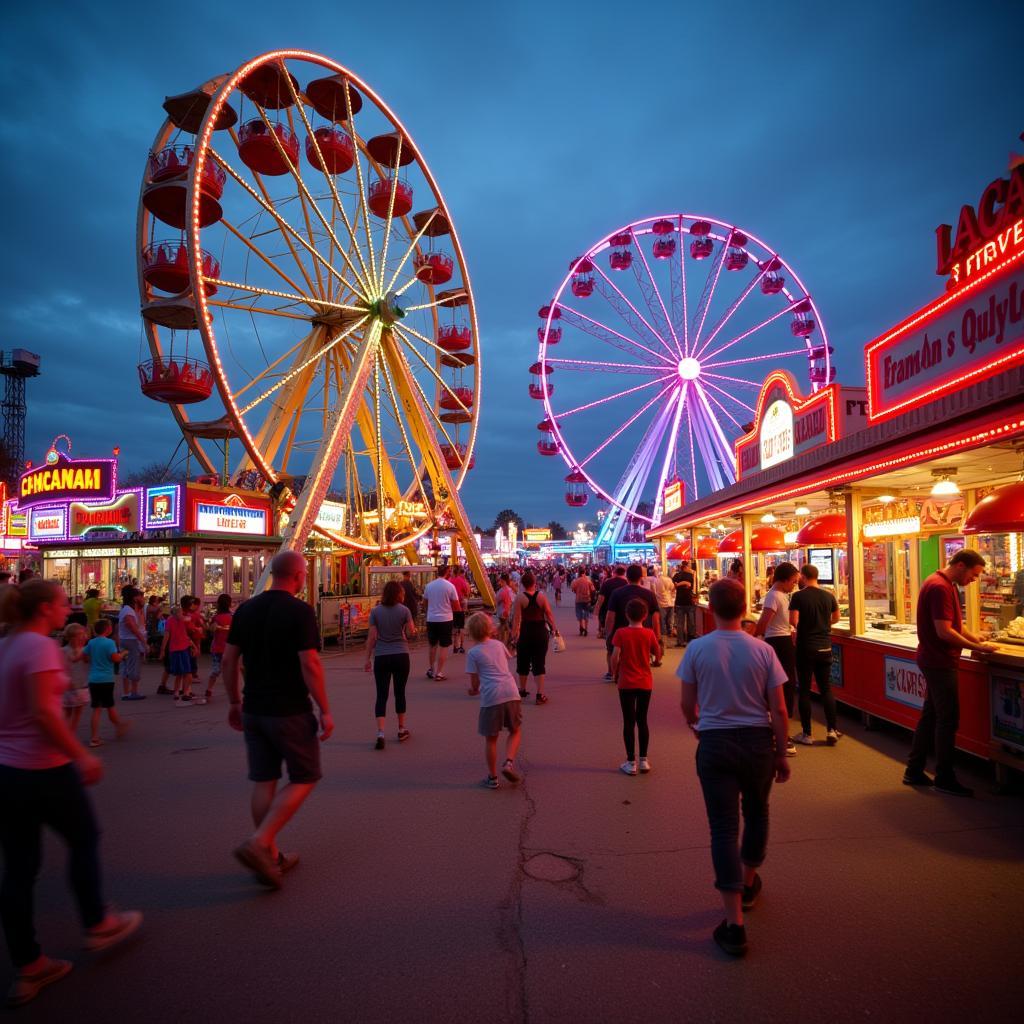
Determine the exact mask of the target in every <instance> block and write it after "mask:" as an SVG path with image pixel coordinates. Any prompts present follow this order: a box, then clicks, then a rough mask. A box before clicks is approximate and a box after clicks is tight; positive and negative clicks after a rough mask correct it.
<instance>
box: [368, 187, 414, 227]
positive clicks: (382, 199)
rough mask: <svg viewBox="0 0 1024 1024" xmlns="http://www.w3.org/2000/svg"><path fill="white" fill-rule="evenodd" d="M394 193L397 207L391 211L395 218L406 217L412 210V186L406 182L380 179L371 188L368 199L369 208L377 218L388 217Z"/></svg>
mask: <svg viewBox="0 0 1024 1024" xmlns="http://www.w3.org/2000/svg"><path fill="white" fill-rule="evenodd" d="M392 184H393V186H394V187H393V189H392ZM392 191H394V193H395V205H394V208H393V209H392V211H391V215H392V216H393V217H404V216H405V215H406V214H407V213H408V212H409V211H410V210H411V209H412V186H411V185H409V184H407V183H406V182H404V181H395V180H393V179H392V178H378V179H377V180H376V181H375V182H374V183H373V184H372V185H371V186H370V191H369V193H368V195H367V197H366V203H367V206H369V207H370V211H371V212H372V213H373V214H374V215H375V216H377V217H381V218H386V217H387V215H388V206H389V205H390V203H391V193H392Z"/></svg>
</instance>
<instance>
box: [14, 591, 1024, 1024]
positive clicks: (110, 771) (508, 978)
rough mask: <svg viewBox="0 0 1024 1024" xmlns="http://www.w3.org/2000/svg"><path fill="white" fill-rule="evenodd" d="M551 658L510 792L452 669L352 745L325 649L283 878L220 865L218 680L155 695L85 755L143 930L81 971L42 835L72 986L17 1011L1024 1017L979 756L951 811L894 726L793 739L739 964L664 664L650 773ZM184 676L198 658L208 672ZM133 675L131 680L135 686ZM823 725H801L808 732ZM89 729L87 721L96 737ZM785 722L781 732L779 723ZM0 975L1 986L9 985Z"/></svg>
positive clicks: (365, 726)
mask: <svg viewBox="0 0 1024 1024" xmlns="http://www.w3.org/2000/svg"><path fill="white" fill-rule="evenodd" d="M559 618H560V621H561V625H562V628H563V632H564V633H565V635H566V638H567V641H568V650H567V651H566V652H565V653H564V654H559V655H551V656H550V658H549V668H550V670H551V671H550V674H549V677H548V679H549V685H548V691H549V693H550V695H551V701H550V703H549V704H547V705H546V706H544V707H536V706H534V705H533V704H532V702H531V703H530V704H529V706H527V707H525V708H524V740H523V747H522V750H521V753H520V759H519V763H520V766H521V768H522V769H523V771H524V773H525V780H524V783H523V784H522V785H520V786H518V787H512V786H509V785H507V784H503V786H502V788H501V789H499V790H498V791H497V792H488V791H485V790H483V789H481V788H480V787H479V783H480V780H481V779H482V778H483V776H484V775H485V774H486V773H485V770H484V763H483V741H482V740H481V739H480V738H479V737H477V736H476V732H475V729H476V714H477V706H478V701H477V699H476V698H470V697H469V696H467V695H466V683H467V679H466V677H465V676H464V675H463V674H462V667H463V662H464V660H465V659H464V657H463V656H455V657H454V658H453V659H452V660H451V662H450V666H449V680H448V681H447V682H443V683H434V682H430V681H428V680H426V679H425V678H424V675H423V671H424V668H425V662H426V655H425V650H424V648H423V647H422V646H420V647H418V649H417V652H416V654H414V657H413V665H414V671H413V676H412V679H411V680H410V686H409V722H408V725H409V728H410V730H411V732H412V738H411V740H410V741H409V742H408V743H405V744H402V745H401V746H399V745H398V743H396V742H395V741H394V732H395V726H394V725H393V722H394V719H393V717H392V719H391V720H390V721H389V725H388V745H387V749H386V750H384V751H383V752H378V751H374V750H373V749H372V746H373V739H374V735H375V726H374V722H373V684H372V677H370V676H369V675H366V674H364V673H363V671H362V664H363V657H362V654H361V652H350V653H348V654H343V655H339V654H333V653H328V655H327V656H326V659H325V661H326V665H327V669H328V684H329V690H330V695H331V700H332V704H333V711H334V716H335V721H336V723H337V729H336V732H335V735H334V737H333V738H332V739H331V740H330V741H329V742H328V743H327V744H326V745H325V746H324V751H323V752H324V781H323V782H322V783H321V784H320V786H319V787H318V789H317V790H316V791H315V793H314V794H313V796H312V797H311V799H310V800H309V802H308V803H307V804H306V806H305V807H304V808H303V809H302V810H301V811H300V813H299V816H298V817H297V818H296V819H295V821H294V822H293V824H292V825H291V826H290V827H289V828H288V829H287V830H286V831H285V832H284V833H283V834H282V847H283V848H284V849H286V850H289V851H291V850H294V851H296V852H298V853H299V854H300V855H301V857H302V861H301V863H300V865H299V866H298V867H297V868H296V869H295V871H294V873H292V874H290V875H289V876H288V878H287V880H286V885H285V888H284V890H283V891H281V892H279V893H271V892H267V891H266V890H263V889H261V888H260V887H259V886H258V885H256V884H255V883H254V882H253V881H252V880H251V879H250V878H249V877H248V876H247V875H246V874H245V872H244V871H242V870H241V869H240V868H239V866H238V865H237V864H236V862H235V861H234V860H233V858H232V857H231V850H232V848H233V847H234V846H235V845H237V843H238V842H239V841H240V840H241V839H242V838H244V837H245V836H246V835H247V833H248V831H249V822H248V784H247V782H246V781H245V775H244V751H243V746H242V740H241V737H240V736H239V734H237V733H234V732H232V731H231V730H230V729H229V728H228V727H227V725H226V721H225V717H226V706H225V703H224V697H223V691H222V690H219V691H218V694H217V701H216V702H215V703H214V704H212V705H210V706H207V707H195V708H187V709H176V708H175V707H174V706H173V705H172V704H171V702H170V698H167V697H156V696H150V697H149V699H147V700H146V701H145V702H140V703H138V704H135V705H132V704H121V707H122V708H127V709H129V710H128V712H127V716H128V717H130V718H131V719H132V720H133V721H134V728H133V730H132V732H131V734H130V735H129V736H128V737H127V738H126V739H125V740H123V741H120V742H113V741H111V742H109V743H108V744H107V745H106V746H104V747H103V748H102V749H101V750H100V751H99V753H100V754H101V756H102V757H103V759H104V761H105V764H106V768H107V776H106V778H105V780H104V781H103V783H101V785H100V786H99V787H97V788H96V789H95V790H94V795H95V799H96V803H97V806H98V810H99V815H100V818H101V821H102V824H103V828H104V830H105V834H104V838H103V860H104V866H105V874H106V878H107V888H108V894H109V898H111V899H112V900H114V901H115V902H116V903H117V904H118V905H120V906H122V907H125V908H135V907H137V908H139V909H141V910H143V911H144V912H145V914H146V920H145V923H144V925H143V930H142V931H141V932H140V933H139V935H138V937H137V938H136V939H134V940H132V941H131V942H129V943H127V944H126V945H125V946H124V947H123V948H120V949H117V950H114V951H111V952H110V953H108V954H106V955H103V956H98V957H90V956H87V955H85V954H83V953H80V952H78V949H77V945H78V941H79V934H78V931H77V923H76V921H75V918H74V914H73V911H72V905H71V901H70V896H69V894H68V892H67V889H66V887H65V885H64V879H63V866H62V862H63V852H62V851H61V850H60V848H59V843H58V841H56V840H55V839H54V838H53V837H52V836H50V837H48V839H47V862H46V865H45V867H44V871H43V877H42V879H41V881H40V885H39V887H38V897H37V906H38V927H39V931H40V935H41V937H42V940H43V942H44V947H45V948H46V950H47V952H49V953H50V954H51V955H54V956H70V957H71V958H73V959H75V960H76V969H75V970H74V971H73V972H72V974H71V975H70V976H69V977H68V978H67V979H65V980H63V981H61V982H59V983H57V984H56V985H55V986H53V987H52V988H50V989H48V990H46V991H44V992H43V993H42V994H41V995H40V996H39V998H38V999H37V1000H36V1001H35V1002H34V1003H33V1004H31V1005H30V1006H28V1007H26V1008H24V1009H22V1010H19V1011H17V1013H18V1016H19V1017H20V1018H22V1019H24V1020H25V1021H58V1020H60V1021H74V1022H75V1024H90V1022H94V1021H96V1022H99V1021H103V1022H107V1021H109V1022H117V1024H129V1022H135V1021H146V1022H150V1024H163V1022H171V1021H214V1022H235V1021H245V1022H253V1024H256V1022H268V1024H270V1022H275V1024H280V1022H290V1021H307V1022H308V1021H346V1022H347V1021H404V1020H410V1021H445V1022H462V1021H465V1022H477V1021H480V1022H484V1021H487V1022H506V1021H507V1022H527V1021H528V1022H530V1024H540V1022H546V1021H552V1022H554V1021H559V1022H591V1021H594V1022H597V1021H602V1022H603V1021H609V1022H616V1024H627V1022H633V1021H635V1022H638V1024H651V1022H660V1021H680V1020H682V1021H689V1020H694V1021H697V1020H700V1021H735V1020H738V1019H747V1020H753V1021H786V1022H790V1021H796V1020H824V1021H853V1020H857V1021H864V1020H869V1021H897V1020H899V1021H906V1020H914V1021H918V1022H925V1021H952V1020H956V1019H958V1018H965V1017H966V1018H968V1019H976V1020H979V1021H999V1020H1010V1019H1019V1013H1020V986H1021V978H1022V976H1024V972H1022V968H1024V938H1022V935H1021V929H1020V921H1021V917H1022V915H1021V911H1022V909H1024V871H1022V855H1024V803H1022V801H1021V799H1020V798H1019V797H1007V796H994V795H992V794H991V783H990V781H989V779H988V776H987V775H986V774H984V772H983V771H982V769H981V766H980V765H979V764H977V763H975V764H974V765H973V766H972V765H971V764H970V762H968V763H967V766H966V767H965V769H964V772H963V777H964V778H965V779H966V781H968V782H969V783H971V784H973V785H975V786H976V787H977V789H978V794H979V795H978V798H977V799H975V800H973V801H969V800H962V799H958V798H956V797H948V796H942V795H940V794H936V793H931V792H918V791H915V790H912V789H909V788H907V787H904V786H902V785H901V784H900V776H901V773H902V767H903V766H902V758H903V757H904V756H905V753H906V750H907V747H908V743H909V736H908V734H906V733H903V732H900V731H898V730H882V731H879V732H866V731H864V729H863V728H862V727H861V726H860V724H859V721H858V720H857V719H856V718H855V717H854V716H853V715H852V714H848V715H845V716H843V717H842V718H841V723H840V728H842V729H844V731H845V732H846V736H845V737H844V738H843V740H842V741H841V742H840V743H839V745H838V746H837V747H835V748H828V747H825V746H824V745H822V746H819V747H814V748H800V751H799V754H798V756H797V757H796V758H795V759H794V761H793V762H792V764H793V778H792V780H791V781H790V782H789V783H787V784H786V785H784V786H780V787H776V788H775V789H774V790H773V798H772V837H771V841H770V845H769V853H768V861H767V863H766V864H765V866H764V868H763V869H762V875H763V878H764V886H765V887H764V895H763V897H762V901H761V902H760V904H759V905H758V907H757V908H756V909H755V910H754V911H752V912H751V913H750V915H749V917H748V922H747V931H748V936H749V941H750V953H749V955H748V956H747V958H746V959H745V960H743V961H732V960H731V959H729V958H727V957H726V956H725V955H724V954H722V953H720V952H719V951H718V949H717V948H716V947H715V945H714V944H713V943H712V941H711V938H710V933H711V930H712V928H713V927H714V926H715V925H716V924H717V923H718V921H719V920H720V919H721V917H722V914H721V910H720V903H719V900H718V897H717V894H716V893H715V892H714V890H713V888H712V874H711V862H710V855H709V849H708V836H707V826H706V820H705V817H704V808H703V803H702V801H701V797H700V790H699V786H698V783H697V778H696V775H695V771H694V763H693V755H694V749H695V741H694V739H693V737H692V736H691V735H690V733H689V731H688V730H687V729H686V728H685V727H684V724H683V722H682V717H681V714H680V712H679V707H678V683H677V680H676V679H675V677H674V670H675V667H676V665H677V664H678V661H679V652H678V651H676V650H675V649H670V650H669V652H668V657H666V659H665V664H664V667H663V668H661V669H658V670H655V695H654V700H653V703H652V712H651V725H652V741H651V754H650V756H651V762H652V765H653V771H652V772H651V774H649V775H647V776H637V777H635V778H629V777H627V776H624V775H622V774H621V773H619V772H618V770H617V768H618V765H619V764H620V763H621V762H622V760H623V756H624V755H623V750H622V742H621V721H620V717H619V708H618V701H617V699H616V694H615V692H614V687H612V686H611V685H610V684H606V683H603V682H601V681H600V677H601V674H602V673H603V671H604V665H603V642H601V641H598V640H597V639H596V638H595V637H591V638H590V639H586V640H584V639H578V638H577V637H576V636H575V635H574V633H575V626H574V624H573V622H572V621H571V606H570V605H568V604H566V605H564V606H563V608H562V609H560V610H559ZM202 667H203V669H204V670H205V668H206V659H204V664H203V666H202ZM155 687H156V670H155V669H154V668H152V667H147V675H146V677H145V678H144V680H143V688H144V690H145V691H146V692H148V693H150V694H152V693H153V690H154V689H155ZM818 727H819V735H820V736H822V737H823V736H824V730H823V729H821V728H820V722H819V723H818ZM106 728H107V729H108V730H109V726H107V727H106ZM791 731H793V732H795V731H798V730H797V729H796V728H794V729H793V730H791ZM3 981H4V983H5V984H6V983H7V982H8V981H9V974H5V976H4V978H3Z"/></svg>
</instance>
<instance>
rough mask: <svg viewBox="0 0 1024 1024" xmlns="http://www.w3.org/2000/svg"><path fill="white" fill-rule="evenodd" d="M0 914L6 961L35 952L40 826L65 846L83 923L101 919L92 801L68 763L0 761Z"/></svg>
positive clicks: (23, 960) (22, 961)
mask: <svg viewBox="0 0 1024 1024" xmlns="http://www.w3.org/2000/svg"><path fill="white" fill-rule="evenodd" d="M0 808H2V812H0V847H2V848H3V852H4V875H3V881H2V882H0V920H2V921H3V929H4V937H5V938H6V939H7V949H8V951H9V952H10V955H11V962H12V963H13V964H14V966H15V967H16V968H20V967H25V966H26V965H28V964H30V963H32V961H33V960H36V959H38V957H39V954H40V952H41V950H40V948H39V943H38V942H37V941H36V932H35V924H34V921H33V913H32V911H33V907H32V897H33V892H34V890H35V884H36V878H37V876H38V875H39V868H40V866H41V864H42V860H43V852H42V838H43V826H44V825H49V826H50V828H52V829H53V830H54V832H56V833H57V834H58V835H59V836H60V837H61V838H62V839H63V840H64V842H65V844H66V845H67V847H68V880H69V882H70V883H71V890H72V892H73V893H74V894H75V901H76V902H77V904H78V916H79V919H80V920H81V923H82V927H83V928H92V927H93V926H94V925H97V924H99V923H100V921H102V920H103V918H104V915H105V913H106V909H105V907H104V904H103V893H102V886H101V881H100V861H99V835H100V833H99V828H98V827H97V825H96V818H95V816H94V815H93V810H92V803H91V802H90V800H89V797H88V796H87V795H86V792H85V788H84V787H83V786H82V782H81V780H80V779H79V777H78V770H77V769H76V768H75V767H74V765H71V764H66V765H62V766H61V767H60V768H46V769H42V770H38V771H30V770H27V769H23V768H10V767H8V766H7V765H0Z"/></svg>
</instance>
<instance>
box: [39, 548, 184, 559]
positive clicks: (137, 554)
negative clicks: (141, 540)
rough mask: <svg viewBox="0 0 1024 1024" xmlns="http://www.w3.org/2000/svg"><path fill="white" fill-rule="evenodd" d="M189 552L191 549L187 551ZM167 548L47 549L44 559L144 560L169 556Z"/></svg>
mask: <svg viewBox="0 0 1024 1024" xmlns="http://www.w3.org/2000/svg"><path fill="white" fill-rule="evenodd" d="M189 550H191V549H189ZM170 553H171V549H170V548H169V547H126V548H47V549H46V553H45V557H46V558H145V557H148V556H149V555H152V556H154V557H160V556H161V555H169V554H170Z"/></svg>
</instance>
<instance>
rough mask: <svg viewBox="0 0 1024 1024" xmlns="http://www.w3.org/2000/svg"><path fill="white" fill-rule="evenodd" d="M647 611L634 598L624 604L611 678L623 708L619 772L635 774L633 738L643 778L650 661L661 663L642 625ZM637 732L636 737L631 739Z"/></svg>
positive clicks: (647, 768) (651, 633)
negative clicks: (626, 622)
mask: <svg viewBox="0 0 1024 1024" xmlns="http://www.w3.org/2000/svg"><path fill="white" fill-rule="evenodd" d="M647 615H648V608H647V605H646V603H645V602H643V601H641V600H639V599H638V598H634V599H633V600H632V601H630V602H629V603H628V604H627V605H626V618H627V619H628V620H629V625H628V626H627V627H626V629H617V630H616V631H615V636H614V637H613V639H612V647H613V648H614V650H613V651H612V675H613V676H615V677H616V678H617V679H618V684H619V704H620V705H621V706H622V738H623V739H624V740H625V742H626V760H625V763H624V764H622V765H620V766H619V771H621V772H624V773H625V774H626V775H636V773H637V768H638V765H637V761H636V739H637V738H639V741H640V762H639V770H640V772H641V774H644V775H646V774H647V772H649V771H650V770H651V763H650V761H648V760H647V744H648V742H649V740H650V737H651V734H650V730H649V729H648V728H647V709H648V708H649V707H650V704H651V693H652V691H653V690H654V676H653V675H652V674H651V661H652V660H653V661H661V655H662V651H661V644H660V643H659V642H658V637H657V636H656V635H655V633H654V630H653V629H648V628H647V627H646V626H645V625H644V619H646V618H647ZM634 733H636V736H634Z"/></svg>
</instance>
